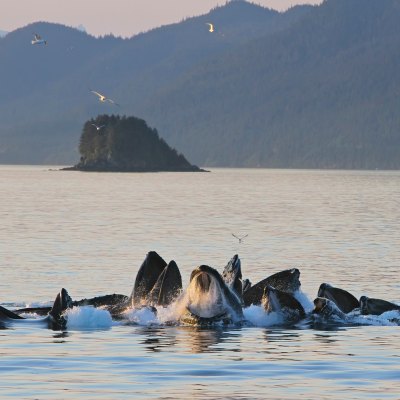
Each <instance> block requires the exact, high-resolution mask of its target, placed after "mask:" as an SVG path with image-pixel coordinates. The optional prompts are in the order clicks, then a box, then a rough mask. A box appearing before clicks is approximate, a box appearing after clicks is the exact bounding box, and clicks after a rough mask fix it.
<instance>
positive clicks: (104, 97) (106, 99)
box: [91, 90, 119, 106]
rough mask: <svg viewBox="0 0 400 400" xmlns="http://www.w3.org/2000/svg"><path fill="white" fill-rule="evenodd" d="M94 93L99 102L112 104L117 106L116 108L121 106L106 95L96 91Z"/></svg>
mask: <svg viewBox="0 0 400 400" xmlns="http://www.w3.org/2000/svg"><path fill="white" fill-rule="evenodd" d="M91 92H92V93H94V94H95V95H96V96H98V98H99V101H101V102H102V103H105V102H106V101H108V102H110V103H111V104H115V105H116V106H119V104H118V103H116V102H115V101H114V100H111V99H109V98H108V97H106V96H104V94H101V93H99V92H96V91H95V90H91Z"/></svg>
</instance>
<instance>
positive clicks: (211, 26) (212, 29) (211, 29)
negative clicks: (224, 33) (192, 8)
mask: <svg viewBox="0 0 400 400" xmlns="http://www.w3.org/2000/svg"><path fill="white" fill-rule="evenodd" d="M206 25H208V26H209V27H210V29H209V30H208V32H214V25H213V24H211V23H209V22H206Z"/></svg>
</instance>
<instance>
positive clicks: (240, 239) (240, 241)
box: [232, 233, 249, 243]
mask: <svg viewBox="0 0 400 400" xmlns="http://www.w3.org/2000/svg"><path fill="white" fill-rule="evenodd" d="M232 236H233V237H235V238H236V239H237V240H239V243H242V240H243V239H244V238H245V237H247V236H249V234H248V233H246V235H244V236H242V237H239V236H236V235H235V234H233V233H232Z"/></svg>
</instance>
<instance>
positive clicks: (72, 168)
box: [58, 165, 210, 173]
mask: <svg viewBox="0 0 400 400" xmlns="http://www.w3.org/2000/svg"><path fill="white" fill-rule="evenodd" d="M58 171H80V172H128V173H129V172H131V173H135V172H137V173H141V172H210V171H208V170H206V169H202V168H199V167H197V166H195V165H193V166H192V168H185V169H182V168H180V169H179V168H166V169H149V168H143V169H139V168H137V169H119V168H96V167H92V168H91V167H89V168H88V167H85V168H81V167H78V166H77V165H74V166H72V167H64V168H61V169H59V170H58Z"/></svg>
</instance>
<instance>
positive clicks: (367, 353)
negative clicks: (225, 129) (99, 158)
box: [0, 166, 400, 399]
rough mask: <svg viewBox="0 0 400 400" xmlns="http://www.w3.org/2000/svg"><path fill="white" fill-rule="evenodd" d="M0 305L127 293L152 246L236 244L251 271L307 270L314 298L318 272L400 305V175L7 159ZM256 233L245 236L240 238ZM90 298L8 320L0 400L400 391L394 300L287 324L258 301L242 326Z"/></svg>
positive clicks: (190, 251) (215, 260)
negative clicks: (169, 169) (209, 324)
mask: <svg viewBox="0 0 400 400" xmlns="http://www.w3.org/2000/svg"><path fill="white" fill-rule="evenodd" d="M0 193H1V195H0V196H1V202H0V217H1V229H0V267H1V276H2V279H1V280H0V305H2V306H4V307H7V308H10V309H13V308H17V307H23V306H26V305H48V304H51V303H52V301H53V300H54V298H55V296H56V294H57V293H58V292H59V290H60V289H61V288H62V287H65V288H66V289H67V290H68V292H69V294H70V295H71V296H72V297H73V298H74V299H80V298H83V297H93V296H97V295H102V294H109V293H122V294H127V295H129V294H130V293H131V291H132V287H133V282H134V279H135V276H136V272H137V270H138V268H139V267H140V265H141V263H142V261H143V260H144V258H145V256H146V254H147V252H148V251H150V250H155V251H157V252H158V253H159V254H160V255H161V256H162V257H163V258H164V259H165V260H166V261H167V262H168V261H169V260H172V259H173V260H175V261H176V263H177V264H178V266H179V268H180V270H181V273H182V277H183V284H184V287H185V286H187V284H188V279H189V276H190V272H191V271H192V270H193V269H194V268H195V267H196V266H198V265H200V264H207V265H210V266H212V267H215V268H217V269H219V270H220V271H222V269H223V267H224V266H225V265H226V263H227V262H228V261H229V259H230V258H231V257H232V256H233V255H234V254H239V257H240V259H241V263H242V272H243V275H244V277H247V278H249V279H250V280H251V281H252V282H253V283H255V282H257V281H258V280H260V279H263V278H265V277H266V276H268V275H270V274H272V273H275V272H278V271H280V270H283V269H287V268H291V267H297V268H299V269H300V272H301V276H300V279H301V283H302V286H301V293H299V294H298V296H299V298H300V299H301V301H302V303H303V304H304V305H306V307H308V308H309V309H311V307H312V300H313V299H314V298H315V297H316V295H317V291H318V287H319V285H320V284H321V283H322V282H329V283H331V284H332V285H334V286H338V287H341V288H343V289H346V290H348V291H350V292H351V293H353V294H354V295H355V296H356V297H357V298H359V297H360V296H361V295H367V296H369V297H377V298H383V299H386V300H389V301H394V302H396V303H400V280H399V272H400V229H399V228H400V226H399V221H400V172H395V171H304V170H297V171H295V170H263V169H256V170H249V169H213V170H212V171H211V173H203V174H201V173H148V174H128V173H125V174H117V173H116V174H107V173H100V174H98V173H80V172H72V171H58V170H57V167H43V166H34V167H33V166H0ZM232 233H234V234H236V235H245V234H248V236H247V237H246V238H245V239H243V241H242V242H241V243H239V241H238V240H237V239H235V238H234V237H233V236H232ZM169 312H173V310H160V314H159V316H158V318H156V317H154V316H153V315H152V314H151V313H148V312H146V311H145V310H142V311H140V312H139V311H135V310H131V311H130V312H128V313H127V316H126V320H124V321H113V320H112V319H111V318H110V315H109V314H108V313H107V312H106V311H104V310H99V309H93V308H91V307H82V308H76V309H73V310H71V311H69V312H68V325H67V329H66V331H64V332H57V331H52V330H49V329H46V328H45V327H44V326H43V325H42V324H40V323H38V321H37V320H35V319H34V318H33V317H31V319H30V320H29V321H23V322H22V323H14V324H12V325H10V326H7V328H6V329H1V330H0V336H1V338H0V357H1V358H0V359H1V362H0V398H1V399H3V398H4V399H8V398H10V399H11V398H18V399H55V398H58V399H77V398H82V399H125V398H126V399H128V398H129V399H132V398H138V399H143V398H154V399H181V398H182V399H187V398H193V399H197V398H198V399H216V398H224V399H267V398H268V399H270V398H271V399H294V398H296V399H297V398H304V399H312V398H315V399H337V398H341V399H361V398H362V399H365V398H372V399H398V398H400V341H399V338H400V326H398V324H396V323H394V322H393V321H394V320H396V318H398V317H399V313H398V314H397V315H396V314H394V313H395V312H394V313H389V314H385V315H383V316H380V317H357V318H356V319H354V322H356V323H353V324H347V325H346V324H339V325H335V326H320V327H315V326H313V327H310V326H309V325H307V324H301V323H300V324H298V325H297V326H295V327H292V328H287V327H283V326H280V325H279V324H277V323H278V322H279V321H277V320H276V319H274V317H273V316H269V317H268V316H266V315H265V313H264V312H263V311H262V309H261V308H259V307H252V308H249V309H246V310H245V317H246V319H247V320H248V321H249V324H246V325H245V326H242V327H236V326H231V327H215V328H209V329H200V328H195V327H189V326H166V325H165V323H164V321H165V320H167V319H168V313H169Z"/></svg>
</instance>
